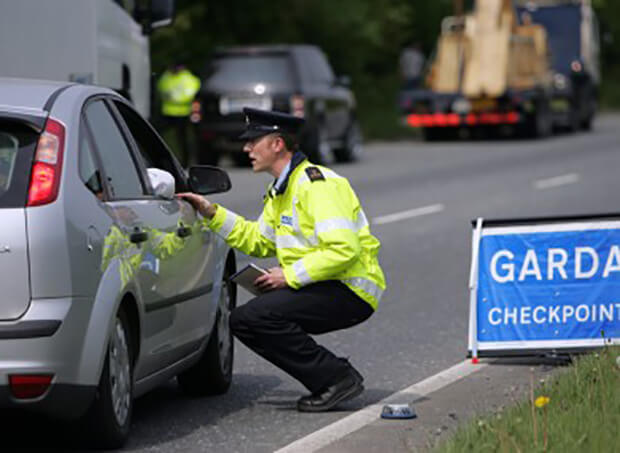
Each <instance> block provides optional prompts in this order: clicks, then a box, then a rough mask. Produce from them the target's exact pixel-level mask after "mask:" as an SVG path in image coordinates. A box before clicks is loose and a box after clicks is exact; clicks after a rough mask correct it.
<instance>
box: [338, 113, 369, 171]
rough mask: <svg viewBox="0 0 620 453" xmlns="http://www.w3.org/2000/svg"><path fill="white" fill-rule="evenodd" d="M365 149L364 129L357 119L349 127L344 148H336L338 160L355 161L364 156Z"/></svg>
mask: <svg viewBox="0 0 620 453" xmlns="http://www.w3.org/2000/svg"><path fill="white" fill-rule="evenodd" d="M363 151H364V145H363V138H362V129H361V128H360V125H359V123H358V122H357V121H353V122H352V123H351V125H350V126H349V127H348V128H347V132H346V135H345V139H344V143H343V147H342V148H338V149H335V150H334V154H335V156H336V160H337V161H338V162H355V161H356V160H359V159H360V158H361V157H362V153H363Z"/></svg>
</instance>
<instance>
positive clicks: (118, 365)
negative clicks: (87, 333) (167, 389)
mask: <svg viewBox="0 0 620 453" xmlns="http://www.w3.org/2000/svg"><path fill="white" fill-rule="evenodd" d="M133 354H134V348H133V345H132V343H131V335H130V330H129V321H128V319H127V315H126V314H125V312H124V311H123V310H122V309H121V310H119V312H118V314H117V315H116V320H115V322H114V328H113V331H112V334H111V336H110V340H109V344H108V351H107V353H106V358H105V362H104V366H103V371H102V373H101V378H100V380H99V386H98V388H97V394H96V396H95V401H94V402H93V404H92V406H91V407H90V409H89V410H88V412H87V413H86V415H85V419H84V420H85V422H86V424H87V425H88V428H89V430H90V433H91V439H93V441H94V442H95V443H96V446H97V447H99V448H110V449H111V448H119V447H121V446H122V445H123V444H124V443H125V441H126V440H127V437H128V436H129V428H130V425H131V412H132V409H133V357H134V355H133Z"/></svg>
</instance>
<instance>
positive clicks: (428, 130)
mask: <svg viewBox="0 0 620 453" xmlns="http://www.w3.org/2000/svg"><path fill="white" fill-rule="evenodd" d="M422 137H424V141H427V142H437V141H439V140H443V139H444V135H443V129H440V128H438V127H425V128H424V129H422Z"/></svg>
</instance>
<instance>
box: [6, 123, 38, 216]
mask: <svg viewBox="0 0 620 453" xmlns="http://www.w3.org/2000/svg"><path fill="white" fill-rule="evenodd" d="M37 138H38V134H37V133H35V132H34V131H33V130H32V129H30V128H29V127H27V126H25V125H22V124H20V123H17V122H12V121H0V209H2V208H18V207H22V208H23V207H24V206H26V199H27V196H28V182H29V179H30V168H31V166H32V157H33V154H34V149H35V146H36V144H37Z"/></svg>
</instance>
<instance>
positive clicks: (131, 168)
mask: <svg viewBox="0 0 620 453" xmlns="http://www.w3.org/2000/svg"><path fill="white" fill-rule="evenodd" d="M85 114H86V120H87V122H88V125H89V126H90V130H91V131H92V135H93V140H94V142H95V146H96V147H97V151H98V152H99V155H100V157H101V161H102V164H103V168H104V170H105V173H106V176H107V178H108V185H109V187H110V196H111V197H112V198H116V199H132V198H140V197H142V196H143V195H144V189H143V187H142V183H141V182H140V177H139V176H138V172H137V170H136V166H135V164H134V162H133V159H132V157H131V154H130V153H131V152H130V150H129V147H128V146H127V143H126V142H125V140H124V139H123V136H122V135H121V132H120V130H119V129H118V126H117V125H116V123H115V121H114V118H112V115H111V114H110V111H109V110H108V108H107V107H106V106H105V104H104V103H103V101H95V102H92V103H90V104H89V105H88V106H87V107H86V110H85Z"/></svg>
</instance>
